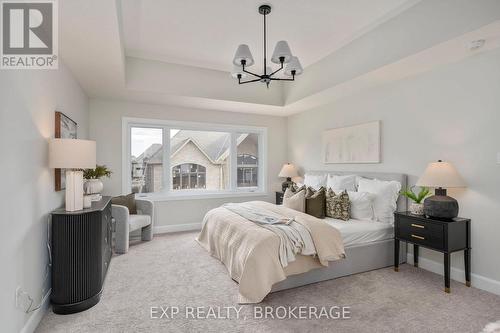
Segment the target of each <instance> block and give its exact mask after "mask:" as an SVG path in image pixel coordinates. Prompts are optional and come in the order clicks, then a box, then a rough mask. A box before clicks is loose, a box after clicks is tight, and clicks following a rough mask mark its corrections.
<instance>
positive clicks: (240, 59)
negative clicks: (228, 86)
mask: <svg viewBox="0 0 500 333" xmlns="http://www.w3.org/2000/svg"><path fill="white" fill-rule="evenodd" d="M259 13H260V14H262V16H263V17H264V64H263V65H264V66H263V72H264V73H263V74H257V73H255V72H250V71H249V70H247V69H246V68H247V67H249V66H252V65H253V64H254V63H255V61H254V59H253V56H252V52H250V48H249V47H248V45H246V44H240V45H239V46H238V48H237V49H236V53H235V54H234V58H233V65H235V66H239V67H241V71H240V70H239V69H237V70H235V69H233V71H232V72H231V76H232V77H234V78H237V79H238V83H239V84H245V83H251V82H262V83H265V84H266V86H267V87H268V88H269V84H270V83H271V81H295V75H300V74H302V72H303V71H304V70H303V68H302V66H301V65H300V62H299V59H298V58H297V57H296V56H293V54H292V51H291V50H290V46H289V45H288V42H287V41H285V40H280V41H279V42H277V43H276V46H275V47H274V52H273V55H272V57H271V62H273V63H275V64H279V65H280V67H279V68H277V69H273V68H272V67H268V66H267V60H268V59H267V30H266V16H267V15H269V14H270V13H271V6H269V5H262V6H260V7H259ZM290 62H292V64H291V65H290ZM285 64H286V65H287V66H286V69H285ZM283 69H285V71H283V72H282V73H284V74H285V75H286V76H288V77H283V76H282V77H277V74H278V73H279V72H280V71H281V70H283ZM245 74H248V75H249V76H252V77H253V78H251V79H249V80H247V81H242V80H241V79H243V78H245Z"/></svg>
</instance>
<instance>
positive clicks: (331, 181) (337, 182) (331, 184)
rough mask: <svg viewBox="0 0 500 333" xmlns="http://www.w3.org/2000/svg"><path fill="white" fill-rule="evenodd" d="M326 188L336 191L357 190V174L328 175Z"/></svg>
mask: <svg viewBox="0 0 500 333" xmlns="http://www.w3.org/2000/svg"><path fill="white" fill-rule="evenodd" d="M326 188H331V189H332V190H333V191H334V192H335V193H337V192H342V191H344V190H347V191H353V192H354V191H356V175H347V176H338V175H330V174H329V175H328V179H327V180H326Z"/></svg>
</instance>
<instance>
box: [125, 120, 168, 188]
mask: <svg viewBox="0 0 500 333" xmlns="http://www.w3.org/2000/svg"><path fill="white" fill-rule="evenodd" d="M130 142H131V146H130V148H131V152H130V166H131V191H132V192H133V193H148V192H159V191H161V190H162V187H163V157H162V156H161V155H162V154H161V151H162V149H163V144H162V142H163V129H161V128H150V127H132V128H131V130H130Z"/></svg>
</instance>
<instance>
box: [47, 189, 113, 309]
mask: <svg viewBox="0 0 500 333" xmlns="http://www.w3.org/2000/svg"><path fill="white" fill-rule="evenodd" d="M111 220H112V217H111V197H103V198H102V200H100V201H97V202H93V203H92V207H91V208H89V209H84V210H81V211H76V212H66V211H65V210H64V208H62V209H57V210H55V211H53V212H52V236H51V239H52V241H51V249H52V293H51V296H50V301H51V303H52V308H53V311H54V313H58V314H69V313H75V312H80V311H83V310H86V309H88V308H90V307H92V306H94V305H95V304H97V303H98V302H99V299H100V296H101V292H102V286H103V284H104V279H105V277H106V273H107V271H108V267H109V263H110V260H111V255H112V248H111V241H112V222H111Z"/></svg>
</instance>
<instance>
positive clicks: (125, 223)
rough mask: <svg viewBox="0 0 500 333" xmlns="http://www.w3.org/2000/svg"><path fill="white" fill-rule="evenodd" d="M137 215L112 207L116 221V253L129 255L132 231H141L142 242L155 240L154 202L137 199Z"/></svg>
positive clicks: (121, 208)
mask: <svg viewBox="0 0 500 333" xmlns="http://www.w3.org/2000/svg"><path fill="white" fill-rule="evenodd" d="M136 205H137V214H130V213H129V211H128V208H127V207H125V206H120V205H111V209H112V214H113V218H114V219H115V221H116V232H115V252H116V253H127V252H128V246H129V235H130V233H131V232H132V231H135V230H139V229H141V240H143V241H150V240H152V239H153V222H154V206H153V202H152V201H149V200H144V199H136Z"/></svg>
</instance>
